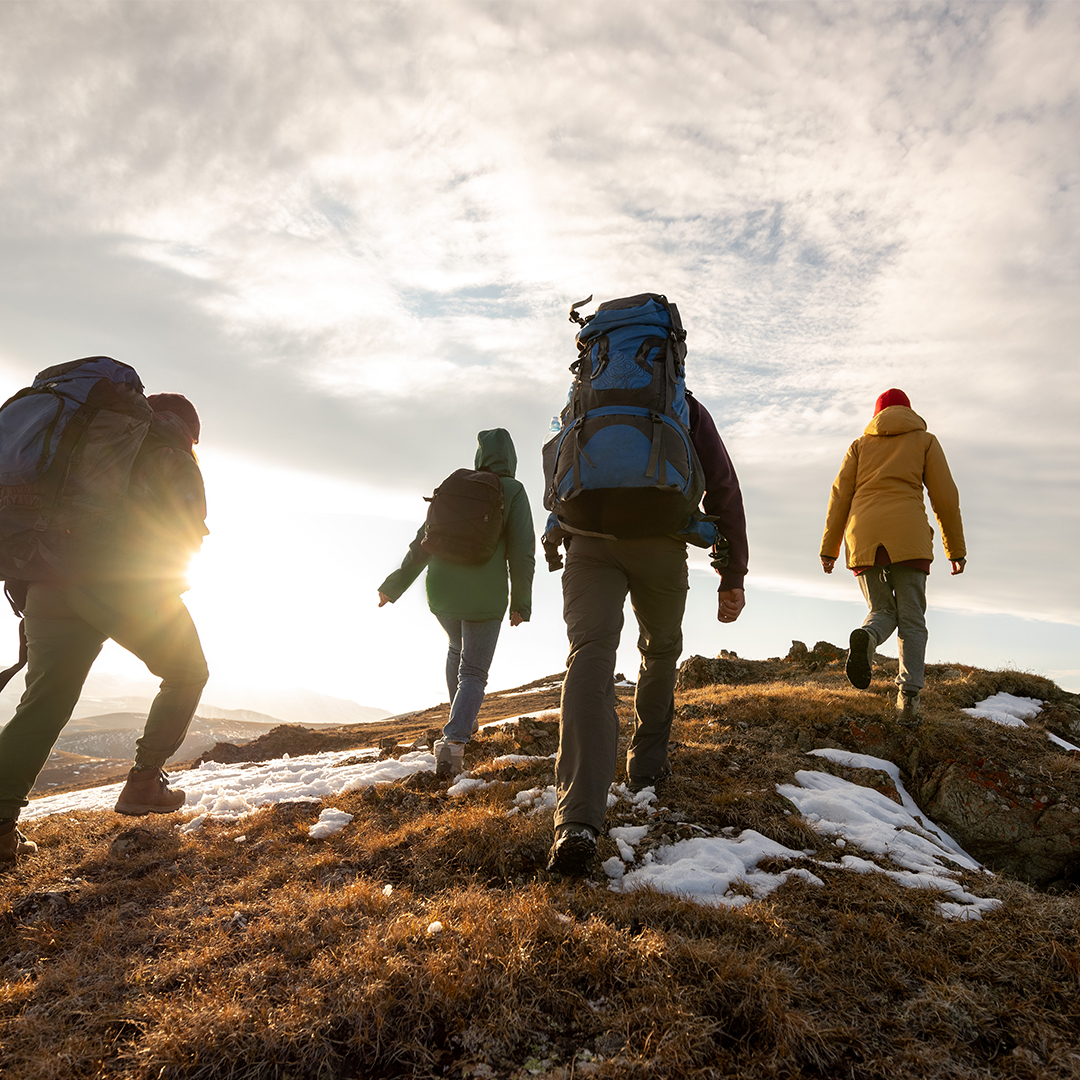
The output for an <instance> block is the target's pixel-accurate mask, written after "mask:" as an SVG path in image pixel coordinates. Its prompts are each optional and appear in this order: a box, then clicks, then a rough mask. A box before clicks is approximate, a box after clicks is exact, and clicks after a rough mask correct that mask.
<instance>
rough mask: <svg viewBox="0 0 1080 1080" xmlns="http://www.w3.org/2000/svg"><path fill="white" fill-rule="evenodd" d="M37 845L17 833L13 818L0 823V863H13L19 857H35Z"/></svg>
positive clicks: (17, 827) (16, 823) (16, 825)
mask: <svg viewBox="0 0 1080 1080" xmlns="http://www.w3.org/2000/svg"><path fill="white" fill-rule="evenodd" d="M36 854H37V844H35V843H34V841H33V840H27V839H26V837H25V836H23V834H22V833H21V832H19V823H18V822H17V821H16V820H15V819H14V818H8V819H7V821H0V862H14V861H15V860H16V859H17V858H18V857H19V856H20V855H36Z"/></svg>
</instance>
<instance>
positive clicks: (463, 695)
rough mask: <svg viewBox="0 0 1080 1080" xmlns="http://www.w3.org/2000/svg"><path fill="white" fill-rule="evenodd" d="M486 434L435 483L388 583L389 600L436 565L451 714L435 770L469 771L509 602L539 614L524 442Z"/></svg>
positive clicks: (496, 431)
mask: <svg viewBox="0 0 1080 1080" xmlns="http://www.w3.org/2000/svg"><path fill="white" fill-rule="evenodd" d="M477 442H478V446H477V450H476V458H475V461H474V466H473V469H471V470H469V469H458V470H456V471H455V472H453V473H451V474H450V476H448V477H447V478H446V479H445V480H444V481H443V482H442V483H441V484H440V485H439V486H438V487H437V488H436V489H435V493H434V495H433V496H432V497H431V498H430V499H429V500H428V501H429V502H430V504H431V505H430V507H429V509H428V514H427V520H426V521H425V523H424V524H423V525H421V526H420V530H419V532H417V534H416V537H415V538H414V539H413V542H412V543H411V544H410V545H409V550H408V553H407V554H406V556H405V559H404V561H403V562H402V564H401V566H400V567H399V568H398V569H397V570H395V571H394V572H393V573H392V574H391V575H390V576H389V577H388V578H387V579H386V580H385V581H384V582H383V583H382V584H381V585H380V586H379V607H383V606H384V605H385V604H390V603H393V602H394V601H395V600H397V599H398V597H400V596H401V595H402V593H404V592H405V590H406V589H407V588H408V587H409V586H410V585H411V584H412V583H413V582H414V581H415V580H416V578H417V577H418V576H419V575H420V573H421V571H423V570H424V568H425V567H426V568H427V581H426V585H427V599H428V607H429V608H430V609H431V612H432V614H433V615H434V616H435V617H436V618H437V619H438V620H439V623H440V625H441V626H442V628H443V629H444V630H445V631H446V635H447V637H448V639H449V648H448V650H447V654H446V687H447V690H448V692H449V694H450V717H449V719H448V720H447V722H446V725H445V726H444V727H443V730H442V736H441V738H439V739H438V740H437V741H436V743H435V747H434V750H435V771H436V774H437V775H438V776H440V777H444V778H449V777H454V776H457V775H458V773H460V772H461V771H462V769H463V768H464V760H465V747H466V745H467V744H468V743H469V742H470V740H471V739H472V737H473V736H474V735H475V734H476V732H477V731H478V730H479V723H478V720H477V716H478V715H479V712H480V706H481V705H482V704H483V702H484V692H485V689H486V687H487V679H488V669H489V668H490V667H491V661H492V658H493V657H494V655H495V646H496V644H497V643H498V640H499V630H500V627H501V625H502V618H503V615H504V614H506V609H507V605H509V608H510V625H511V626H520V625H521V624H522V623H523V622H528V621H529V617H530V616H531V614H532V582H533V571H534V569H535V563H536V558H535V550H536V537H535V534H534V533H533V523H532V513H531V511H530V510H529V498H528V495H526V493H525V488H524V487H522V485H521V483H520V482H519V481H518V480H516V479H515V478H514V474H515V473H516V472H517V451H516V450H515V449H514V443H513V440H512V439H511V438H510V432H508V431H507V430H506V429H505V428H492V429H491V430H489V431H481V432H480V433H479V435H477ZM508 576H509V590H508V589H507V577H508Z"/></svg>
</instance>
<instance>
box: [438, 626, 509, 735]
mask: <svg viewBox="0 0 1080 1080" xmlns="http://www.w3.org/2000/svg"><path fill="white" fill-rule="evenodd" d="M435 617H436V618H437V619H438V620H439V622H440V623H441V624H442V628H443V629H444V630H445V631H446V636H447V637H448V638H449V639H450V648H449V649H448V650H447V652H446V689H447V691H448V693H449V694H450V719H449V720H447V722H446V727H444V728H443V738H444V739H449V740H450V741H451V742H468V741H469V740H470V739H471V738H472V727H473V721H474V720H475V719H476V717H477V714H478V713H479V712H480V706H481V705H483V703H484V690H485V688H486V687H487V679H488V668H490V667H491V658H492V657H493V656H494V655H495V646H496V644H497V643H498V640H499V630H500V629H501V628H502V620H501V619H489V620H487V621H486V622H466V621H465V620H464V619H445V618H443V617H442V616H441V615H436V616H435Z"/></svg>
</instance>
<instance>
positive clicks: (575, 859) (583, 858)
mask: <svg viewBox="0 0 1080 1080" xmlns="http://www.w3.org/2000/svg"><path fill="white" fill-rule="evenodd" d="M595 854H596V841H595V840H589V839H587V838H586V837H584V836H570V837H567V838H566V839H565V840H562V841H559V840H556V841H555V844H554V846H553V847H552V849H551V858H550V859H549V860H548V864H547V869H548V873H549V874H566V875H567V876H574V877H578V876H580V875H581V874H584V873H585V867H586V866H588V865H589V862H590V861H591V859H592V857H593V856H594V855H595Z"/></svg>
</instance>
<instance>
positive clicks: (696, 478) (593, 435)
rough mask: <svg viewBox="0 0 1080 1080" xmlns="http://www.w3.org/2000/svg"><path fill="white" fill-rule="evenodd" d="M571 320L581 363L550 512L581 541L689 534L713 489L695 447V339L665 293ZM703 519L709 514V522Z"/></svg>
mask: <svg viewBox="0 0 1080 1080" xmlns="http://www.w3.org/2000/svg"><path fill="white" fill-rule="evenodd" d="M591 300H592V297H589V299H588V300H582V301H581V302H580V303H577V304H574V306H573V307H572V308H571V309H570V319H571V321H573V322H577V323H578V324H579V325H580V327H581V329H580V330H579V331H578V334H577V347H578V357H577V359H576V360H575V361H574V363H573V364H572V365H571V366H570V370H571V371H572V372H573V373H574V381H573V385H572V387H571V390H570V398H569V401H568V402H567V404H566V407H565V408H564V409H563V411H562V415H561V416H560V418H559V430H558V432H557V433H556V434H555V435H554V437H553V438H551V439H550V440H549V441H548V442H547V443H546V444H545V446H544V480H545V484H544V506H545V508H546V509H548V510H552V511H554V512H555V514H556V515H557V517H558V518H559V519H560V520H561V521H563V522H565V523H566V524H567V525H569V526H571V527H572V528H573V529H576V530H578V531H581V532H592V533H597V534H601V535H609V536H615V537H619V538H627V539H629V538H634V537H642V536H662V535H666V534H669V533H670V534H675V533H679V532H680V531H681V530H683V529H684V528H685V527H686V526H687V524H688V522H689V521H690V519H691V517H692V516H694V515H695V513H698V504H699V503H700V501H701V497H702V495H703V494H704V490H705V482H704V476H703V472H702V468H701V462H700V461H699V460H698V455H697V451H696V450H695V449H694V444H693V442H692V441H691V439H690V428H689V422H690V417H689V407H688V405H687V403H686V371H685V357H686V331H685V330H683V327H682V322H681V320H680V318H679V310H678V308H677V307H676V306H675V305H674V304H672V303H670V302H669V301H668V299H667V297H665V296H662V295H660V294H659V293H642V294H640V295H638V296H630V297H625V298H623V299H619V300H609V301H607V302H605V303H603V304H601V305H600V306H599V307H598V308H597V309H596V312H595V313H594V314H592V315H589V316H587V317H582V316H581V315H579V314H578V312H577V309H578V308H579V307H581V306H583V305H584V304H587V303H589V302H590V301H591ZM699 516H700V514H699Z"/></svg>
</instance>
